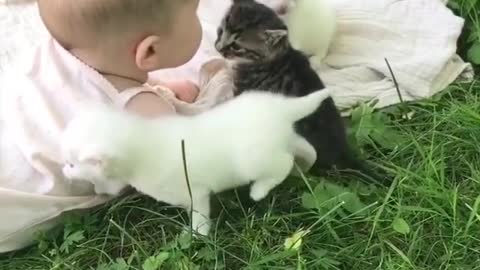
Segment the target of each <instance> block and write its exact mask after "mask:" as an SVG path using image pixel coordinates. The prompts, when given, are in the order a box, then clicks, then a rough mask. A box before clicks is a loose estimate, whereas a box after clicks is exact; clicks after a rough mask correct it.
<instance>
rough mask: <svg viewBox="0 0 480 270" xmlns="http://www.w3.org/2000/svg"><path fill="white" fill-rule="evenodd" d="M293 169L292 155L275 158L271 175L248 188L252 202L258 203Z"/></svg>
mask: <svg viewBox="0 0 480 270" xmlns="http://www.w3.org/2000/svg"><path fill="white" fill-rule="evenodd" d="M292 167H293V155H291V154H285V155H282V156H279V157H276V158H275V160H274V164H273V166H272V167H271V170H272V174H271V175H270V176H268V177H267V178H265V179H258V180H257V181H255V182H254V183H253V184H252V186H251V188H250V197H251V198H252V199H253V200H254V201H260V200H262V199H264V198H265V197H267V195H268V193H269V192H270V191H271V190H272V189H273V188H275V187H276V186H278V185H279V184H280V183H282V182H283V180H285V178H287V176H288V175H289V174H290V171H291V170H292Z"/></svg>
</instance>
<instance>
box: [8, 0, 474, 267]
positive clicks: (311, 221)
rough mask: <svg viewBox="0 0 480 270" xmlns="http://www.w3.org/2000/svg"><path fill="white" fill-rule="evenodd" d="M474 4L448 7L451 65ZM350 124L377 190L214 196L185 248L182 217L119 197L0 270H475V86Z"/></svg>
mask: <svg viewBox="0 0 480 270" xmlns="http://www.w3.org/2000/svg"><path fill="white" fill-rule="evenodd" d="M474 4H476V1H474V0H457V1H455V2H454V3H452V7H453V8H455V11H456V12H458V14H461V15H463V16H465V17H466V18H467V19H468V24H467V27H466V31H467V32H468V33H467V34H465V35H464V37H463V38H462V40H461V42H460V43H461V44H462V45H461V48H463V49H462V50H461V53H462V54H466V52H467V51H468V49H469V46H471V45H472V44H473V43H472V42H475V41H472V40H471V38H470V36H472V35H473V34H472V33H477V34H478V33H479V32H475V31H477V30H475V29H479V28H480V24H478V13H477V10H476V9H473V10H472V8H470V6H471V5H474ZM477 6H478V5H477ZM439 31H440V30H439ZM478 38H480V36H479V35H477V39H478ZM469 44H470V45H469ZM405 110H408V112H413V117H412V118H411V120H408V119H406V118H405V117H402V113H403V112H404V111H405ZM357 113H359V115H360V119H362V121H360V122H359V121H353V125H352V129H351V131H352V132H351V135H352V138H353V139H355V141H356V143H357V145H359V146H361V149H362V154H363V155H364V156H366V157H368V159H369V160H370V161H371V163H372V164H377V165H378V167H380V168H382V169H383V170H385V171H387V174H388V176H389V177H390V178H391V179H392V183H391V185H389V186H388V187H386V188H374V187H371V186H367V185H364V184H362V183H361V182H359V181H357V180H356V179H355V178H352V177H347V176H345V175H343V176H342V175H330V176H328V177H326V178H325V179H323V178H322V179H321V178H313V177H308V178H303V179H302V178H296V179H289V180H288V181H287V182H286V183H285V184H283V185H282V186H281V187H280V188H278V189H277V190H275V192H273V193H272V195H271V196H270V197H269V198H268V199H267V200H265V201H263V202H261V203H259V204H257V205H252V204H247V203H243V204H242V203H241V200H240V199H239V198H240V197H241V196H242V192H238V193H237V192H230V193H226V194H222V195H221V196H219V197H218V200H216V205H217V208H218V211H217V212H218V218H217V219H216V226H215V229H214V232H213V233H212V235H211V236H210V237H209V238H196V239H191V238H190V237H189V235H188V234H180V232H181V230H182V228H183V224H185V223H186V222H188V218H187V217H186V214H185V213H184V212H183V211H179V210H177V209H175V208H172V207H169V206H166V205H163V204H159V203H156V202H154V201H153V200H151V199H148V198H145V197H142V196H140V195H138V194H130V195H128V196H125V197H123V198H120V199H118V200H115V201H113V202H111V203H109V204H108V205H105V206H103V207H100V208H98V209H94V210H93V211H90V212H88V213H83V214H81V215H80V214H78V213H77V214H72V215H70V216H68V217H66V221H65V224H66V225H65V226H64V227H61V228H58V229H56V230H53V231H52V232H50V233H48V234H46V235H39V240H40V241H39V244H38V245H37V246H34V247H32V248H29V249H27V250H24V251H20V252H16V253H12V254H7V255H2V256H0V269H1V270H10V269H19V270H23V269H32V270H33V269H72V270H73V269H79V270H80V269H82V270H83V269H99V270H127V269H145V270H153V269H185V270H186V269H188V270H190V269H252V270H253V269H360V270H367V269H395V270H397V269H480V234H479V231H480V211H479V207H480V82H473V83H471V84H463V85H462V84H457V85H453V86H451V87H450V88H449V89H448V90H446V91H445V92H443V93H442V94H440V95H438V96H435V97H434V98H432V99H430V100H424V101H420V102H417V103H413V104H408V105H405V106H400V107H396V108H390V109H388V110H384V111H381V112H370V111H368V108H367V109H365V107H364V108H363V109H361V110H360V109H359V110H357ZM365 119H370V120H369V121H365ZM372 119H373V120H372ZM359 123H361V124H359ZM368 123H374V125H375V126H374V127H368ZM365 129H368V130H369V131H368V132H365ZM379 131H380V132H379ZM382 134H383V137H382V136H381V135H382ZM327 180H328V181H327ZM346 180H348V181H346ZM329 183H342V184H338V185H332V184H329ZM343 183H353V184H349V185H346V184H343ZM295 232H303V233H297V235H295V237H293V238H291V237H292V236H294V234H295ZM287 238H289V240H292V239H293V242H295V240H298V241H297V242H296V243H297V244H299V245H298V248H297V247H294V248H290V249H287V248H286V247H285V240H286V239H287Z"/></svg>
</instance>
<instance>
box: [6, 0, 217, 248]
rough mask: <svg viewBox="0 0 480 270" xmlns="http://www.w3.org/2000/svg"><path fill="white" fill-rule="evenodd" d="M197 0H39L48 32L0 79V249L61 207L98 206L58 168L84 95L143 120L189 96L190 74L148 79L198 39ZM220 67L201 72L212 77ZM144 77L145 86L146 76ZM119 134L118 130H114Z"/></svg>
mask: <svg viewBox="0 0 480 270" xmlns="http://www.w3.org/2000/svg"><path fill="white" fill-rule="evenodd" d="M198 2H199V1H198V0H174V1H172V0H76V1H65V0H39V1H38V7H39V11H40V15H41V18H42V20H43V22H44V24H45V26H46V27H47V29H48V32H49V33H50V35H49V36H48V37H47V38H46V39H45V40H44V41H43V42H42V44H41V45H40V46H39V47H38V48H32V51H31V53H30V54H29V55H28V56H27V57H26V58H25V61H22V65H20V67H19V69H17V70H15V72H12V74H9V76H8V81H7V82H5V83H2V92H1V94H2V95H1V99H0V100H1V101H2V104H1V105H0V108H1V113H0V151H1V156H0V216H1V217H2V220H3V221H7V220H8V222H1V223H0V253H1V252H8V251H11V250H16V249H19V248H22V247H24V246H27V245H28V244H30V243H31V242H32V240H33V239H34V236H33V235H34V233H35V232H36V231H38V230H46V229H49V228H51V227H52V226H54V225H55V224H57V223H58V222H59V220H58V218H59V217H60V216H61V214H62V213H63V212H65V211H68V210H73V209H82V208H89V207H92V206H95V205H99V204H101V203H104V202H105V201H107V200H108V199H109V197H106V196H100V195H97V194H95V192H94V190H93V187H92V185H91V184H88V183H87V182H76V183H71V182H69V181H66V180H65V177H64V175H63V173H62V166H63V160H62V157H61V153H60V146H59V140H60V136H61V134H62V132H63V129H64V128H65V126H66V125H67V124H68V122H69V121H70V120H71V119H72V117H73V116H74V115H75V114H76V112H77V111H78V108H79V106H80V104H82V103H83V102H85V101H95V102H100V103H105V104H113V105H114V106H116V107H119V108H126V109H127V110H129V111H131V112H133V113H136V114H139V115H141V116H145V117H157V116H161V115H165V114H172V113H175V111H176V108H175V104H176V103H177V102H178V101H179V100H181V101H183V102H192V101H194V100H195V98H196V97H197V95H198V88H197V86H195V85H194V84H193V83H191V82H189V81H176V82H163V83H161V82H157V83H156V84H155V83H152V82H148V73H149V72H151V71H154V70H158V69H165V68H173V67H177V66H180V65H182V64H184V63H186V62H187V61H189V60H190V58H192V56H193V55H194V54H195V52H196V50H197V48H198V46H199V43H200V40H201V26H200V23H199V19H198V17H197V14H196V9H197V5H198ZM221 67H222V66H221V65H219V64H218V63H212V65H210V66H207V68H206V69H205V70H206V71H208V72H211V73H212V74H214V73H215V72H217V71H218V70H219V69H220V68H221ZM147 82H148V83H147ZM119 132H121V130H119Z"/></svg>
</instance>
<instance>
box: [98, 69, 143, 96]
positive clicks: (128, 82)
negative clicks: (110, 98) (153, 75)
mask: <svg viewBox="0 0 480 270" xmlns="http://www.w3.org/2000/svg"><path fill="white" fill-rule="evenodd" d="M100 73H101V72H100ZM101 74H102V75H103V77H105V79H106V80H107V81H109V82H110V83H111V84H112V85H113V86H114V87H115V89H117V90H118V91H119V92H122V91H124V90H126V89H129V88H135V87H140V86H142V85H143V84H144V83H145V82H146V80H139V79H135V78H128V77H123V76H118V75H113V74H105V73H101Z"/></svg>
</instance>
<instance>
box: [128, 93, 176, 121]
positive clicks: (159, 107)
mask: <svg viewBox="0 0 480 270" xmlns="http://www.w3.org/2000/svg"><path fill="white" fill-rule="evenodd" d="M125 108H126V110H127V111H130V112H133V113H135V114H138V115H140V116H144V117H147V118H156V117H158V116H162V115H168V114H174V113H175V108H174V107H173V106H172V104H171V103H170V102H169V101H168V100H166V99H164V98H162V97H160V96H158V95H156V94H154V93H151V92H144V93H140V94H138V95H136V96H135V97H133V98H132V99H131V100H130V101H129V102H128V103H127V104H126V107H125Z"/></svg>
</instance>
